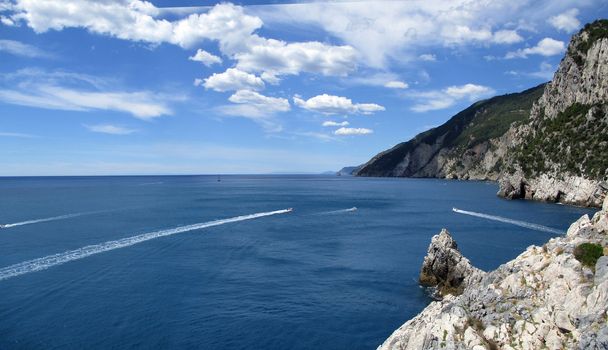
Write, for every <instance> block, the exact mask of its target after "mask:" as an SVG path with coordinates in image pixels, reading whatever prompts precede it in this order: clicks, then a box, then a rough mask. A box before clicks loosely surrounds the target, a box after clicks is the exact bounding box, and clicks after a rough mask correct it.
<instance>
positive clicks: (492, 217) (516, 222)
mask: <svg viewBox="0 0 608 350" xmlns="http://www.w3.org/2000/svg"><path fill="white" fill-rule="evenodd" d="M452 211H453V212H455V213H458V214H464V215H470V216H475V217H478V218H483V219H488V220H493V221H499V222H504V223H506V224H511V225H516V226H519V227H524V228H528V229H531V230H536V231H542V232H549V233H555V234H559V235H562V234H564V232H563V231H560V230H558V229H555V228H552V227H547V226H543V225H538V224H533V223H531V222H525V221H520V220H513V219H509V218H504V217H502V216H496V215H489V214H483V213H476V212H474V211H467V210H460V209H457V208H452Z"/></svg>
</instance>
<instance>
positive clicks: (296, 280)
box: [0, 176, 593, 349]
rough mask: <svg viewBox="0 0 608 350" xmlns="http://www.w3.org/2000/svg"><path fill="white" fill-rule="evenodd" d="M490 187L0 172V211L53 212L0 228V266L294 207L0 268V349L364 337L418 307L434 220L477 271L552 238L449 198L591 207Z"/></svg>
mask: <svg viewBox="0 0 608 350" xmlns="http://www.w3.org/2000/svg"><path fill="white" fill-rule="evenodd" d="M496 190H497V188H496V185H495V184H492V183H484V182H464V181H443V180H425V179H373V178H351V177H333V176H222V177H221V181H220V182H218V181H217V177H215V176H174V177H171V176H167V177H66V178H0V223H3V224H11V223H23V222H28V221H32V220H37V219H48V218H53V220H45V221H41V222H34V223H31V222H30V223H27V224H22V225H18V226H13V227H9V228H5V229H0V269H2V268H6V267H8V266H12V265H15V264H19V263H22V262H24V261H31V260H33V259H38V258H42V257H47V256H51V255H54V254H58V253H63V252H66V251H70V250H78V249H80V248H82V247H85V246H88V245H96V244H100V243H104V242H108V241H117V240H123V239H125V238H129V237H133V236H137V235H141V234H148V233H151V232H156V231H163V230H170V229H175V228H182V227H183V226H186V225H192V224H198V223H207V222H210V221H213V220H217V219H226V218H233V217H237V216H242V215H249V214H255V213H263V212H271V211H275V210H280V209H287V208H293V211H292V212H290V213H282V214H279V215H272V216H266V217H260V218H256V219H252V220H245V221H238V222H229V223H225V224H222V225H215V226H212V227H205V228H202V229H198V230H187V231H184V232H178V233H177V234H172V235H170V236H161V237H158V238H154V239H150V240H145V241H142V242H138V243H137V244H133V245H128V246H124V247H121V248H117V249H113V250H109V251H105V252H99V253H98V254H94V255H91V256H87V257H83V258H81V259H77V260H73V261H69V262H66V263H64V264H59V265H56V266H52V267H49V268H48V269H45V270H41V271H37V272H27V271H26V272H27V273H24V274H21V275H18V276H15V277H10V276H9V277H7V278H6V279H4V280H0V320H1V321H0V349H32V348H42V349H83V348H86V349H110V348H142V349H146V348H230V349H251V348H264V349H284V348H291V349H307V348H311V347H318V348H323V349H344V348H352V349H370V348H375V347H376V346H377V345H378V344H379V343H381V342H382V341H383V340H384V339H385V338H386V337H387V336H388V335H389V334H390V333H391V332H392V331H393V330H394V329H395V328H397V327H398V326H399V325H401V324H402V323H403V322H404V321H405V320H407V319H409V318H411V317H412V316H414V315H415V314H417V313H418V312H419V311H420V310H421V309H422V308H424V306H425V305H426V304H427V303H428V301H429V300H428V297H427V296H426V295H425V294H424V291H423V290H422V289H420V288H419V287H418V285H417V283H416V278H417V275H418V272H419V268H420V264H421V261H422V258H423V257H424V255H425V253H426V248H427V247H428V244H429V242H430V239H431V237H432V236H433V235H434V234H436V233H438V232H439V230H440V229H441V228H443V227H446V228H448V229H449V230H450V232H451V233H452V234H453V236H454V237H455V239H456V240H457V242H458V244H459V246H460V249H461V250H462V251H463V253H464V254H465V255H466V256H467V257H469V258H470V259H471V260H472V262H473V263H474V264H475V265H476V266H478V267H480V268H482V269H493V268H496V267H497V266H498V265H500V264H502V263H504V262H506V261H508V260H510V259H512V258H514V257H515V256H517V255H518V254H520V253H521V252H522V251H523V250H524V249H525V248H526V247H527V246H529V245H531V244H537V245H541V244H543V243H544V242H546V241H547V240H548V239H549V238H551V237H553V236H555V235H556V234H555V233H551V232H548V231H547V230H545V231H543V230H535V229H531V228H530V227H524V226H525V225H523V226H522V225H520V226H518V225H513V224H511V223H508V222H504V221H498V220H492V219H488V218H484V217H479V216H471V215H462V214H460V213H457V212H453V211H452V209H453V208H454V207H456V208H458V209H460V210H464V211H468V212H475V213H481V214H485V215H490V216H494V217H495V216H499V217H501V218H508V219H511V220H517V221H518V222H520V223H521V222H524V223H532V224H536V225H542V226H545V227H549V228H553V229H558V230H561V231H565V230H566V229H567V227H568V225H569V224H570V223H571V222H572V221H574V220H576V219H577V218H578V217H580V216H581V215H582V214H585V213H592V212H593V211H591V210H587V209H582V208H575V207H568V206H560V205H552V204H545V203H535V202H526V201H507V200H502V199H499V198H497V197H496V196H495V193H496ZM353 208H356V210H353ZM64 216H67V217H64ZM203 226H205V225H203ZM182 231H183V230H182ZM30 265H32V264H30ZM28 266H29V265H28ZM30 267H31V266H30ZM1 274H2V272H0V275H1Z"/></svg>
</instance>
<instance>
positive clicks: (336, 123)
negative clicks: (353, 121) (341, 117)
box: [323, 120, 350, 127]
mask: <svg viewBox="0 0 608 350" xmlns="http://www.w3.org/2000/svg"><path fill="white" fill-rule="evenodd" d="M348 125H350V123H349V122H347V121H346V120H345V121H343V122H334V121H326V122H323V126H331V127H334V126H348Z"/></svg>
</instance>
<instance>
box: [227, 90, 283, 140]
mask: <svg viewBox="0 0 608 350" xmlns="http://www.w3.org/2000/svg"><path fill="white" fill-rule="evenodd" d="M228 100H229V101H230V102H232V103H234V105H224V106H220V107H218V108H217V109H216V110H217V111H218V112H220V113H221V114H223V115H227V116H233V117H242V118H247V119H251V120H253V121H255V122H256V123H258V124H260V125H261V126H262V127H263V128H264V129H265V130H266V131H268V132H278V131H281V130H282V127H281V125H280V124H279V123H278V122H277V121H276V120H275V119H274V115H275V114H277V113H280V112H287V111H289V110H290V109H291V106H290V104H289V101H288V100H287V99H285V98H280V97H269V96H264V95H262V94H260V93H258V92H255V91H251V90H239V91H237V92H235V93H234V94H233V95H232V96H230V98H228Z"/></svg>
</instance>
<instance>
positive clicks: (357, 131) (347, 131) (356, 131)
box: [334, 127, 374, 136]
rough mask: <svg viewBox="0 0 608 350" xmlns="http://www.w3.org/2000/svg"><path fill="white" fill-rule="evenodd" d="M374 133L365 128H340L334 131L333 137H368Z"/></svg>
mask: <svg viewBox="0 0 608 350" xmlns="http://www.w3.org/2000/svg"><path fill="white" fill-rule="evenodd" d="M373 132H374V130H372V129H366V128H344V127H342V128H340V129H338V130H336V131H334V134H335V135H340V136H343V135H368V134H372V133H373Z"/></svg>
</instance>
